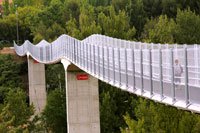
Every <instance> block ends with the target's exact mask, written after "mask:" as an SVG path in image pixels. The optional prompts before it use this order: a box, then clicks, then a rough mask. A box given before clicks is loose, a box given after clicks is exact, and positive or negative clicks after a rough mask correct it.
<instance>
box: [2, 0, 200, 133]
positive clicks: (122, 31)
mask: <svg viewBox="0 0 200 133" xmlns="http://www.w3.org/2000/svg"><path fill="white" fill-rule="evenodd" d="M3 11H4V12H3V14H1V15H0V48H1V47H3V46H4V45H8V46H10V45H11V44H12V42H13V40H15V41H16V40H17V37H16V36H17V35H16V33H17V27H16V26H17V24H18V29H19V42H20V43H23V42H24V41H25V40H30V41H31V42H34V43H38V42H40V41H41V40H42V39H45V40H47V41H49V42H52V41H54V40H55V39H56V38H57V37H59V36H60V35H61V34H68V35H70V36H73V37H75V38H78V39H80V40H81V39H84V38H86V37H88V36H90V35H92V34H96V33H98V34H103V35H107V36H111V37H116V38H121V39H127V40H134V41H142V42H149V43H151V42H153V43H162V44H166V43H167V44H173V43H178V44H200V0H13V2H12V4H9V3H8V0H4V3H3ZM46 71H48V72H47V73H46V79H47V80H46V81H47V91H48V98H47V106H46V108H45V110H44V112H43V113H42V115H41V116H40V117H38V116H35V117H34V118H32V119H30V118H31V116H32V115H33V113H34V107H33V106H28V103H27V102H26V97H27V95H26V91H24V90H26V89H27V88H26V87H25V86H24V80H23V78H22V77H21V75H24V73H26V74H27V64H26V63H22V62H20V63H18V62H14V59H13V57H12V56H3V55H0V132H17V133H18V132H24V133H27V132H39V131H40V132H42V131H46V132H50V131H52V132H55V133H62V132H66V130H67V127H66V119H65V118H66V113H65V112H66V105H65V102H66V101H65V100H66V98H65V97H66V96H65V82H64V81H65V80H64V69H63V66H62V65H61V64H55V65H46ZM99 93H100V121H101V132H102V133H120V132H121V133H146V132H147V133H165V132H166V133H169V132H170V133H171V132H172V133H174V132H175V133H176V132H178V133H179V132H180V133H191V132H192V133H198V132H200V116H199V114H194V113H191V112H187V111H183V110H179V109H177V108H174V107H170V106H166V105H163V104H159V103H155V102H153V101H150V100H146V99H144V98H139V97H137V96H136V95H133V94H129V93H127V92H124V91H122V90H120V89H118V88H115V87H112V86H110V85H108V84H106V83H103V82H101V81H99ZM58 99H59V100H58ZM14 103H15V104H14ZM19 112H21V113H19ZM38 122H39V123H40V124H38ZM60 123H62V124H60Z"/></svg>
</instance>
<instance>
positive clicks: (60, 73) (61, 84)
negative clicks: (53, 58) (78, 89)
mask: <svg viewBox="0 0 200 133" xmlns="http://www.w3.org/2000/svg"><path fill="white" fill-rule="evenodd" d="M64 71H65V70H64V67H63V65H62V64H53V65H47V66H46V73H45V74H46V82H47V84H48V91H49V90H50V91H51V90H54V89H55V88H59V89H63V88H65V72H64ZM63 91H64V90H63Z"/></svg>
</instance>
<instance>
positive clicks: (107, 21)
mask: <svg viewBox="0 0 200 133" xmlns="http://www.w3.org/2000/svg"><path fill="white" fill-rule="evenodd" d="M98 22H99V24H100V26H101V27H102V33H103V34H105V35H108V36H112V37H116V38H123V39H133V38H134V35H135V33H136V30H135V27H131V26H130V25H129V17H128V16H127V15H126V13H125V11H120V12H119V14H118V15H117V14H116V12H115V10H114V8H113V7H110V11H109V15H108V16H106V15H105V14H104V13H100V14H99V15H98Z"/></svg>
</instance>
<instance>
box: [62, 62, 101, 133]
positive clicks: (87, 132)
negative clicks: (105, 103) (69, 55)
mask: <svg viewBox="0 0 200 133" xmlns="http://www.w3.org/2000/svg"><path fill="white" fill-rule="evenodd" d="M62 63H63V62H62ZM63 65H64V67H65V78H66V98H67V99H66V101H67V129H68V133H100V117H99V91H98V80H97V79H96V78H94V77H92V76H90V75H89V74H87V75H88V79H86V80H78V79H77V75H78V74H86V73H85V72H83V71H81V70H80V69H79V68H77V67H75V66H74V65H69V63H68V65H66V63H63ZM68 66H69V67H68Z"/></svg>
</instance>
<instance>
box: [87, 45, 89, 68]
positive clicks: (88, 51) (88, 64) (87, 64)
mask: <svg viewBox="0 0 200 133" xmlns="http://www.w3.org/2000/svg"><path fill="white" fill-rule="evenodd" d="M88 54H89V49H88V43H86V65H87V66H86V68H87V69H86V70H87V71H89V63H88Z"/></svg>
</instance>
